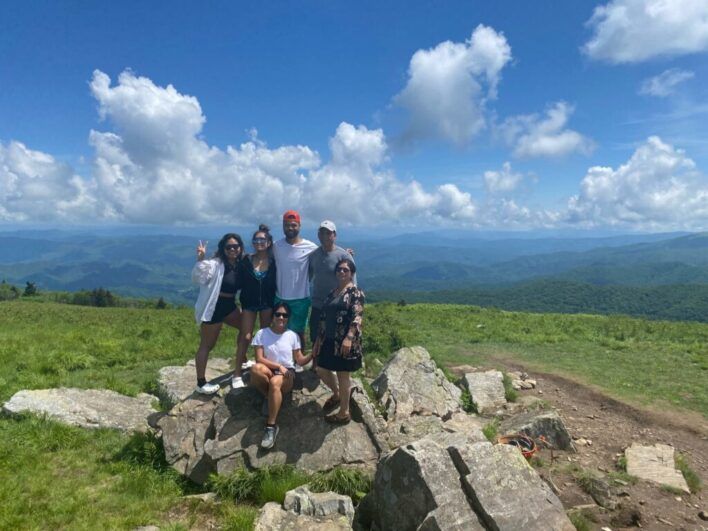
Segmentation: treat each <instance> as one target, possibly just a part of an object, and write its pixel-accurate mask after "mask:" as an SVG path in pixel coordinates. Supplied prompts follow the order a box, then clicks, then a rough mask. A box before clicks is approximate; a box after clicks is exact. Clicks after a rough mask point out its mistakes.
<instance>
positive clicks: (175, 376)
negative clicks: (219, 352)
mask: <svg viewBox="0 0 708 531" xmlns="http://www.w3.org/2000/svg"><path fill="white" fill-rule="evenodd" d="M230 372H231V369H230V368H229V360H227V359H224V358H210V359H209V363H207V368H206V373H205V376H206V379H207V380H209V381H210V382H216V383H222V384H226V383H227V382H228V379H229V378H230V376H231V374H230ZM196 383H197V382H196V369H195V368H194V360H193V359H192V360H189V361H188V362H187V364H186V365H177V366H175V365H170V366H168V367H162V368H161V369H160V372H159V374H158V377H157V392H158V395H159V397H160V400H161V401H162V403H163V404H164V405H166V406H169V407H172V406H174V405H175V404H177V403H179V402H181V401H182V400H184V399H186V398H187V397H189V396H191V395H192V393H194V387H195V384H196Z"/></svg>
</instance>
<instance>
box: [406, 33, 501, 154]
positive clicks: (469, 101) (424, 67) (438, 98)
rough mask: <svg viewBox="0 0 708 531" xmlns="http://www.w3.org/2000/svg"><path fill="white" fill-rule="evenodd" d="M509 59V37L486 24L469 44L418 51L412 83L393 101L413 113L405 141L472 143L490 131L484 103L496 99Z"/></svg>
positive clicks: (411, 72)
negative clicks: (487, 128) (430, 140)
mask: <svg viewBox="0 0 708 531" xmlns="http://www.w3.org/2000/svg"><path fill="white" fill-rule="evenodd" d="M510 60H511V47H510V46H509V44H508V43H507V41H506V38H505V37H504V35H503V34H502V33H498V32H496V31H495V30H494V29H493V28H490V27H488V26H483V25H481V24H480V25H479V26H477V28H476V29H475V30H474V32H473V33H472V35H471V36H470V38H469V39H468V40H467V41H465V42H461V43H460V42H451V41H445V42H441V43H440V44H438V45H437V46H435V47H434V48H431V49H428V50H418V51H417V52H415V54H413V57H412V58H411V61H410V65H409V68H408V76H409V77H408V83H407V84H406V86H405V88H404V89H403V90H402V91H401V92H400V93H399V94H398V95H396V96H395V98H394V102H395V103H396V104H397V105H400V106H401V107H404V108H405V109H407V110H408V111H409V114H410V122H409V125H408V129H407V132H406V135H405V136H406V138H407V139H410V140H417V139H421V138H443V139H445V140H449V141H451V142H454V143H455V144H458V145H462V144H465V143H466V142H468V141H469V140H470V139H471V138H472V137H473V136H474V135H475V134H477V133H479V132H480V131H481V130H482V129H484V128H485V126H486V118H485V104H486V102H487V101H488V100H489V99H493V98H496V94H497V84H498V83H499V79H500V74H501V71H502V69H503V68H504V66H505V65H506V64H507V63H508V62H509V61H510Z"/></svg>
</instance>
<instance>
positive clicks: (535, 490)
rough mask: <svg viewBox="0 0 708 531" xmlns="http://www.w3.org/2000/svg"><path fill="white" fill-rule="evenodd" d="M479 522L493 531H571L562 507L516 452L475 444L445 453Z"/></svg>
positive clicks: (506, 447) (571, 526)
mask: <svg viewBox="0 0 708 531" xmlns="http://www.w3.org/2000/svg"><path fill="white" fill-rule="evenodd" d="M448 451H449V452H450V455H451V456H452V459H453V461H454V463H455V466H456V467H457V471H458V472H459V474H460V475H461V476H462V483H463V488H464V489H465V492H466V494H467V496H468V498H469V500H470V503H471V504H472V506H473V507H474V508H475V511H476V512H477V514H479V516H480V519H481V520H482V521H483V522H484V523H485V524H486V526H487V527H488V528H489V529H495V530H498V531H517V530H519V529H523V530H525V531H553V530H559V531H574V529H575V527H574V526H573V524H572V523H571V522H570V520H569V519H568V517H567V516H566V514H565V511H564V510H563V505H562V504H561V502H560V500H559V499H558V498H557V497H556V495H555V494H553V492H552V491H551V489H550V488H549V487H548V485H546V483H544V482H543V480H541V478H540V477H539V476H538V474H537V473H536V472H535V471H534V470H533V469H532V468H531V467H530V466H529V464H528V463H527V462H526V460H525V459H524V457H523V456H522V455H521V452H520V451H519V450H518V448H514V447H511V446H508V445H505V444H499V445H495V446H492V445H491V444H489V443H474V444H468V445H464V446H460V445H455V446H450V447H448Z"/></svg>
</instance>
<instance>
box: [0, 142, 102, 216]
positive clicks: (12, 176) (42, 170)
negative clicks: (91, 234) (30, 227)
mask: <svg viewBox="0 0 708 531" xmlns="http://www.w3.org/2000/svg"><path fill="white" fill-rule="evenodd" d="M93 192H94V183H93V182H91V181H86V180H84V179H82V178H81V177H79V176H78V175H76V174H75V173H74V172H73V170H72V169H71V167H70V166H69V165H68V164H66V163H63V162H60V161H57V160H56V159H55V158H54V157H52V156H51V155H48V154H47V153H42V152H41V151H34V150H31V149H29V148H28V147H27V146H25V145H24V144H22V143H21V142H15V141H12V142H10V143H8V144H7V145H3V144H2V143H0V219H4V220H7V221H16V222H18V221H19V222H21V221H27V220H32V221H54V220H62V221H67V222H77V221H80V220H81V219H82V218H84V217H87V216H88V217H95V216H96V214H97V207H96V199H95V196H94V193H93Z"/></svg>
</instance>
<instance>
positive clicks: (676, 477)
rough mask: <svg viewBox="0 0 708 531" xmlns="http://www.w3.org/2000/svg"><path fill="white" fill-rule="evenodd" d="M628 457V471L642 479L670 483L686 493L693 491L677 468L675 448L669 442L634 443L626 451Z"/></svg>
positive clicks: (669, 484) (664, 483)
mask: <svg viewBox="0 0 708 531" xmlns="http://www.w3.org/2000/svg"><path fill="white" fill-rule="evenodd" d="M624 455H625V458H626V459H627V473H628V474H630V475H632V476H636V477H638V478H641V479H646V480H649V481H653V482H655V483H659V484H661V485H668V486H669V487H673V488H675V489H679V490H682V491H684V492H686V493H689V492H691V491H690V489H689V488H688V484H687V483H686V480H685V479H684V477H683V475H682V474H681V472H679V471H678V470H676V464H675V463H674V449H673V448H672V447H671V446H669V445H667V444H655V445H654V446H642V445H640V444H633V445H632V446H630V447H629V448H627V449H626V450H625V451H624Z"/></svg>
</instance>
